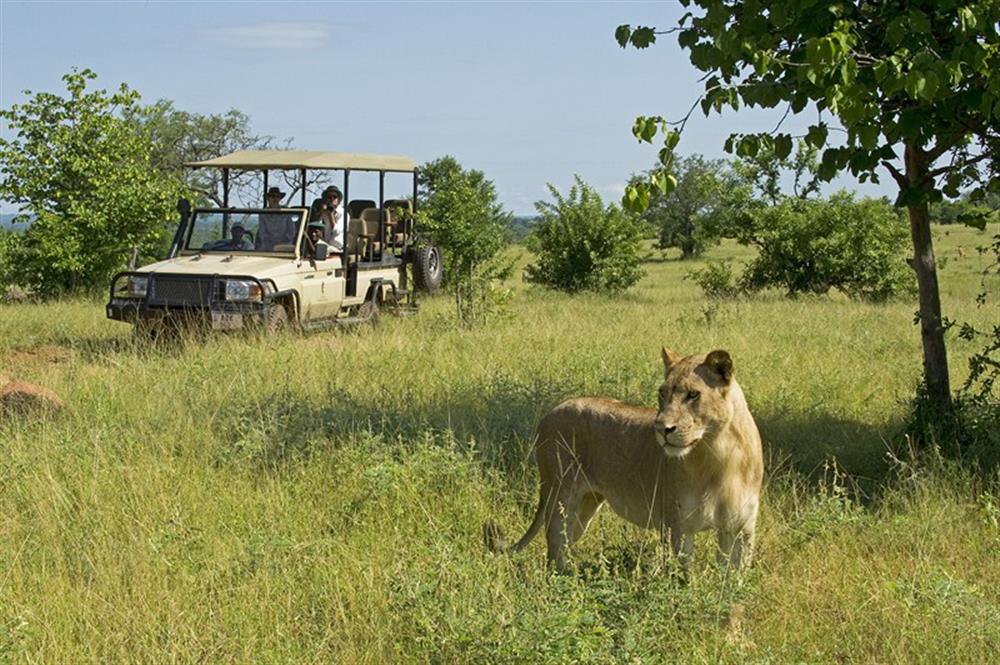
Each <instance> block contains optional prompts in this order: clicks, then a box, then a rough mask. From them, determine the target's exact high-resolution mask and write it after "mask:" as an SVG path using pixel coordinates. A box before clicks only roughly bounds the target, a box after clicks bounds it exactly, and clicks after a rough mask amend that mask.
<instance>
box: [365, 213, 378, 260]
mask: <svg viewBox="0 0 1000 665" xmlns="http://www.w3.org/2000/svg"><path fill="white" fill-rule="evenodd" d="M381 223H382V211H381V210H379V209H378V208H365V209H364V211H362V213H361V226H362V228H363V235H364V236H365V238H367V239H368V246H367V249H368V258H369V259H373V258H374V257H375V255H377V254H380V253H381V252H382V240H381V239H382V233H381V231H380V229H379V227H380V226H381Z"/></svg>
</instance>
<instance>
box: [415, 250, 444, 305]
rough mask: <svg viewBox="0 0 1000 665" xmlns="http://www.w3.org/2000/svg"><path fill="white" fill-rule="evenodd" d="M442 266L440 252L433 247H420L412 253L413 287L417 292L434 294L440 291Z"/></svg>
mask: <svg viewBox="0 0 1000 665" xmlns="http://www.w3.org/2000/svg"><path fill="white" fill-rule="evenodd" d="M443 278H444V266H443V262H442V260H441V250H439V249H438V248H437V247H434V246H433V245H429V246H425V247H420V248H419V249H416V250H414V252H413V286H414V288H416V289H417V290H418V291H423V292H424V293H430V294H434V293H437V292H438V291H440V290H441V280H442V279H443Z"/></svg>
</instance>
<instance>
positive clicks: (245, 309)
mask: <svg viewBox="0 0 1000 665" xmlns="http://www.w3.org/2000/svg"><path fill="white" fill-rule="evenodd" d="M130 275H145V276H147V277H148V278H149V280H150V281H149V283H148V285H147V291H146V296H145V297H142V298H132V297H124V296H123V295H122V294H123V293H124V290H123V289H122V288H121V286H122V284H123V283H124V282H125V281H126V280H127V279H128V277H129V276H130ZM231 279H239V280H246V281H253V282H257V283H258V284H259V285H260V287H261V290H262V292H263V293H264V294H265V295H264V297H263V299H262V300H261V301H247V302H233V301H228V300H226V299H225V283H226V281H227V280H231ZM158 280H159V281H158ZM191 284H194V285H195V286H194V287H191ZM162 285H173V286H174V287H176V286H177V285H183V286H184V288H180V289H178V288H174V289H173V290H172V291H170V290H168V289H166V288H158V287H160V286H162ZM274 291H275V290H274V285H273V284H269V283H266V282H262V281H261V280H259V279H256V278H254V277H244V276H230V275H227V276H225V277H220V276H217V275H215V276H211V277H206V276H200V275H195V276H190V275H185V276H182V275H160V274H158V273H153V274H148V273H128V272H125V273H119V274H117V275H115V277H114V279H112V280H111V294H110V298H109V300H108V303H107V305H106V306H105V312H106V314H107V316H108V318H109V319H112V320H114V321H123V322H125V323H132V324H135V323H137V322H143V323H152V324H156V323H164V324H166V323H168V322H169V323H185V324H191V325H204V326H208V327H211V328H213V329H216V330H234V329H240V328H243V327H246V326H252V325H254V324H256V323H259V322H262V321H266V320H267V318H268V316H269V315H270V312H271V309H272V308H273V307H282V305H281V304H280V303H276V302H272V297H273V295H274ZM178 292H180V293H179V294H178Z"/></svg>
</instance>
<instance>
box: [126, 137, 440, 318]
mask: <svg viewBox="0 0 1000 665" xmlns="http://www.w3.org/2000/svg"><path fill="white" fill-rule="evenodd" d="M187 166H188V167H191V168H218V169H222V190H223V191H222V203H223V206H222V207H221V208H197V209H194V210H192V209H191V206H190V204H189V203H188V202H187V201H186V200H181V201H180V202H179V204H178V212H179V213H180V224H179V225H178V227H177V231H176V233H175V234H174V237H173V242H172V244H171V247H170V251H169V254H168V256H167V258H166V259H165V260H163V261H159V262H157V263H153V264H151V265H147V266H144V267H142V268H140V269H138V270H134V271H129V272H121V273H118V274H117V275H115V277H114V278H113V279H112V282H111V297H110V301H109V302H108V304H107V315H108V318H110V319H114V320H116V321H126V322H130V323H133V324H135V326H136V329H137V331H148V332H149V333H150V334H151V335H154V336H155V335H156V334H158V333H159V332H161V331H163V330H167V329H171V328H173V327H174V326H177V325H179V324H181V323H188V322H192V321H194V322H204V323H207V324H209V325H210V326H211V327H212V328H214V329H223V330H232V329H240V328H244V327H253V326H258V327H262V328H264V329H266V330H272V329H275V328H278V327H280V326H282V325H285V324H288V323H294V324H297V325H299V326H301V327H302V328H305V329H309V328H319V327H331V326H334V325H337V324H349V323H357V322H359V321H365V320H369V319H371V318H373V317H374V316H375V315H377V313H378V309H379V306H388V307H392V308H394V309H395V310H397V311H400V312H412V311H415V309H416V298H415V295H414V287H416V288H418V289H422V290H424V291H430V292H433V291H435V290H436V289H437V288H438V287H439V285H440V283H441V269H442V264H441V255H440V252H439V251H438V250H437V249H436V248H435V247H433V246H431V245H428V244H421V243H420V242H419V241H418V236H417V234H416V229H415V228H414V215H413V213H414V212H415V210H414V205H415V202H416V198H417V197H416V194H417V191H416V190H417V169H416V166H415V164H414V163H413V161H412V160H410V159H409V158H407V157H398V156H383V155H363V154H355V153H337V152H309V151H288V150H259V151H239V152H234V153H232V154H229V155H224V156H222V157H218V158H216V159H210V160H207V161H202V162H193V163H190V164H187ZM317 170H318V171H330V170H337V171H343V195H344V196H343V201H344V203H346V205H345V211H346V213H347V214H345V215H344V216H343V217H344V219H343V220H342V224H343V225H344V226H346V228H342V229H340V234H339V237H340V238H342V239H343V240H344V242H343V243H342V247H338V246H337V245H334V244H330V245H326V244H325V243H315V244H314V243H313V242H312V241H311V240H310V238H309V237H308V235H307V233H306V226H307V223H308V222H309V215H310V209H309V207H308V206H307V205H306V197H307V196H308V193H307V183H308V181H307V175H308V172H309V171H317ZM231 171H232V172H236V173H245V172H261V174H262V176H263V185H264V186H263V188H262V192H265V193H266V192H267V190H268V176H269V174H270V173H271V172H273V171H282V172H286V173H287V172H289V171H292V172H293V173H294V174H295V175H297V177H298V179H299V183H298V185H297V187H296V189H297V190H298V192H295V193H298V194H299V204H300V205H298V206H296V207H280V208H266V207H260V208H257V207H250V208H237V207H230V206H229V197H230V172H231ZM356 171H367V172H374V173H377V174H378V201H377V202H376V201H375V200H372V199H354V200H352V199H350V180H351V174H352V173H353V172H356ZM387 173H402V174H412V176H413V198H412V200H410V199H389V200H387V199H386V198H385V177H386V174H387ZM408 268H409V269H410V273H412V280H410V279H409V275H408V272H407V269H408ZM411 281H412V284H411Z"/></svg>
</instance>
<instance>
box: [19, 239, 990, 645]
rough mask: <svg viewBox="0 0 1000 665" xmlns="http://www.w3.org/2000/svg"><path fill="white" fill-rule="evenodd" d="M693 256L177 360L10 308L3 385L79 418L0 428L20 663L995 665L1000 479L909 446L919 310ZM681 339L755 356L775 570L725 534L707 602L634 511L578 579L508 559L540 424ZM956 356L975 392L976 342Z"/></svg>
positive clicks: (587, 560)
mask: <svg viewBox="0 0 1000 665" xmlns="http://www.w3.org/2000/svg"><path fill="white" fill-rule="evenodd" d="M939 231H940V230H939ZM989 232H994V233H995V232H996V231H995V230H993V229H991V230H990V231H989ZM977 237H981V236H978V233H977V232H974V231H972V230H969V229H951V230H948V235H947V236H945V235H944V232H943V231H942V232H940V233H939V238H938V239H937V240H938V247H939V249H938V254H939V259H940V260H941V261H942V263H943V265H942V267H941V275H940V277H941V280H942V297H943V301H944V310H945V313H946V315H948V316H950V317H953V318H956V319H968V320H973V321H976V322H978V323H980V324H983V323H987V322H988V321H989V317H990V315H991V313H990V312H986V311H983V310H977V309H976V308H975V306H974V303H973V295H974V293H975V292H976V288H977V285H978V281H977V280H978V278H977V267H978V266H979V263H978V262H979V261H980V258H979V257H978V256H977V255H976V254H975V253H974V252H968V251H967V252H966V254H967V256H966V258H960V257H959V254H958V247H960V246H961V247H964V248H965V249H966V250H969V249H971V247H973V246H974V245H975V244H976V242H977V240H976V238H977ZM982 237H983V238H984V239H985V236H982ZM745 252H746V250H744V249H742V248H739V247H736V246H731V245H725V246H723V247H720V248H718V249H716V250H714V251H712V252H709V254H708V256H707V258H708V259H718V258H732V259H734V260H736V261H737V262H738V261H739V260H740V259H741V258H745V257H746V253H745ZM690 267H691V266H690V265H689V264H687V263H683V264H682V263H680V262H678V261H665V262H655V263H650V264H648V265H647V268H648V275H647V277H646V278H645V279H644V280H643V281H642V282H641V283H640V285H639V286H638V287H637V288H636V289H634V290H633V291H632V292H631V293H630V294H628V295H626V296H624V297H621V298H605V297H598V296H586V295H583V296H575V297H568V296H564V295H560V294H554V293H550V292H546V291H542V290H540V289H537V288H534V287H529V286H527V285H525V284H522V283H516V284H515V287H516V289H517V296H516V298H515V299H514V300H513V313H512V314H513V315H512V317H511V318H510V319H509V320H507V321H502V322H499V323H497V324H496V325H493V326H490V327H488V328H481V329H473V330H465V329H461V328H459V327H457V326H455V325H454V324H453V323H452V322H451V313H450V310H449V308H450V306H451V303H450V302H448V301H447V300H426V301H424V303H423V306H422V311H421V313H420V315H419V316H418V317H415V318H407V319H392V318H389V317H384V318H383V321H382V324H381V326H380V327H379V328H378V329H376V330H364V331H358V332H356V333H347V334H343V333H341V334H319V335H313V336H306V337H303V336H297V335H294V334H288V335H281V336H277V337H273V338H267V339H260V338H251V337H240V336H221V335H213V336H210V337H209V338H208V339H206V340H198V341H192V342H191V343H189V344H187V345H185V346H184V347H182V348H180V349H174V350H149V349H145V348H142V347H137V346H136V345H134V344H133V343H132V342H131V340H130V339H129V335H128V330H127V327H125V326H123V325H121V324H116V323H113V322H108V321H106V320H104V318H103V310H102V308H101V303H100V302H98V301H91V300H78V301H69V302H59V303H52V304H45V305H20V306H0V375H6V376H8V377H9V378H17V379H20V380H24V381H33V382H37V383H40V384H43V385H45V386H47V387H49V388H51V389H53V390H55V391H56V392H57V393H58V394H60V395H61V396H62V397H63V399H64V400H65V401H66V404H67V407H66V410H65V412H64V413H63V414H62V415H61V416H59V417H58V418H55V419H51V420H38V421H34V420H31V419H25V418H17V419H14V418H8V419H7V420H5V421H3V422H0V661H4V660H9V661H12V662H21V661H30V662H94V661H99V662H115V661H124V662H160V661H180V662H194V661H201V662H232V661H238V662H243V661H272V662H273V661H311V662H315V661H321V662H378V663H381V662H490V663H494V662H510V663H521V662H531V661H534V662H537V661H554V662H569V661H574V662H576V661H578V662H598V663H605V662H678V661H685V662H719V661H726V662H744V661H747V660H752V661H760V662H764V661H808V662H816V661H860V662H898V661H906V662H938V661H941V660H946V659H948V660H956V661H959V662H987V661H992V660H993V659H994V658H995V655H996V653H998V651H1000V605H998V601H1000V584H998V581H1000V579H998V578H1000V574H998V570H1000V529H998V518H1000V504H998V497H1000V483H998V482H997V479H996V478H983V477H982V476H981V475H976V474H974V473H972V472H970V471H968V470H964V469H961V468H958V467H956V466H955V465H954V464H952V463H949V462H946V461H942V460H940V459H937V458H935V457H934V456H933V455H929V456H924V457H922V458H919V459H914V458H913V457H911V456H909V455H908V454H907V452H906V450H907V449H906V446H905V442H904V441H903V440H902V439H901V436H900V434H899V431H900V429H899V428H900V426H901V424H902V423H903V421H904V420H905V418H906V415H907V414H906V409H907V406H906V404H907V402H908V400H909V398H910V397H911V396H912V394H913V391H914V387H915V386H916V384H917V381H918V380H919V377H920V342H919V333H918V330H917V328H916V327H915V326H913V325H912V322H913V310H914V309H915V305H914V304H913V303H909V302H904V303H895V304H887V305H867V304H858V303H853V302H849V301H846V300H845V299H843V298H839V297H835V296H834V297H830V298H804V299H800V300H793V301H789V300H784V299H781V298H778V297H776V296H774V297H771V296H767V295H765V296H763V297H761V298H759V299H756V300H753V301H745V302H728V303H727V302H723V303H708V302H706V301H705V300H703V299H702V298H701V296H700V294H699V293H698V291H697V288H696V287H695V286H694V285H693V284H691V282H689V281H684V280H683V279H682V277H683V275H684V273H685V272H687V270H689V269H690ZM994 286H997V287H1000V284H996V285H994ZM661 344H666V345H668V346H670V347H671V348H673V349H674V350H676V351H678V352H681V353H695V352H704V351H708V350H710V349H712V348H726V349H728V350H729V351H730V352H731V354H732V355H733V358H734V361H735V363H736V372H737V377H738V378H739V380H740V382H741V384H742V385H743V387H744V389H745V391H746V392H747V395H748V398H749V401H750V405H751V409H752V410H753V412H754V414H755V416H756V417H757V420H758V424H759V425H760V428H761V431H762V433H763V436H764V440H765V446H766V455H767V459H768V479H767V488H766V491H765V495H764V507H763V509H762V513H761V521H760V529H759V532H760V535H759V538H760V551H759V557H758V559H757V565H756V567H755V569H754V570H753V571H752V573H751V574H750V575H749V576H748V577H747V579H746V580H745V581H744V583H743V584H742V585H739V586H737V585H733V584H731V583H730V582H731V581H730V582H727V581H726V580H724V579H723V577H722V576H721V575H720V574H719V573H718V571H716V570H715V569H714V567H713V566H712V564H711V560H712V557H711V539H710V538H709V537H708V535H704V536H703V537H699V539H698V552H699V556H698V559H697V562H696V573H695V575H694V576H693V578H692V581H691V583H690V584H689V585H687V586H682V585H679V584H677V583H676V582H675V581H674V580H673V578H672V577H671V576H670V575H668V574H665V573H664V572H662V571H660V570H659V559H658V556H657V552H656V539H655V536H654V535H653V534H651V533H647V532H643V531H641V530H639V529H636V528H633V527H631V526H629V525H627V524H625V523H624V522H623V521H622V520H620V519H618V518H617V517H615V516H613V515H611V514H610V513H606V514H603V515H601V516H600V517H599V518H598V519H597V520H595V523H594V525H593V527H592V530H591V532H589V533H588V534H587V536H586V537H585V538H584V539H583V541H582V542H581V543H580V544H579V546H578V547H577V548H576V550H575V554H574V561H575V562H576V564H577V570H578V572H577V574H575V575H569V576H554V575H551V574H550V573H549V572H548V571H547V570H546V568H545V565H544V556H543V546H541V545H540V544H538V543H536V544H534V545H532V547H530V548H528V550H527V551H526V552H524V553H522V554H520V555H517V556H514V557H511V558H505V557H495V556H492V555H489V554H487V553H486V552H485V551H484V548H483V547H482V545H481V543H480V541H479V532H480V525H481V523H482V521H483V520H485V519H487V518H491V519H496V520H498V521H499V522H501V523H502V524H504V525H505V526H506V527H507V528H508V530H510V531H512V532H516V531H519V530H520V529H522V528H523V527H525V526H526V525H527V521H528V519H529V516H530V513H531V511H532V509H533V503H534V499H535V494H536V491H537V489H536V484H535V482H536V480H535V470H534V466H533V460H532V458H531V454H530V449H531V440H532V435H533V428H534V425H535V422H536V421H537V419H538V418H539V416H540V415H541V414H543V413H544V412H545V411H546V410H547V409H549V408H550V407H551V406H553V405H554V404H556V403H557V402H558V401H560V400H561V399H563V398H565V397H567V396H570V395H577V394H607V395H612V396H615V397H619V398H622V399H626V400H630V401H635V402H638V403H645V404H652V403H653V402H654V399H653V397H654V395H655V390H656V387H657V385H658V383H659V381H660V379H661V369H660V366H659V364H658V363H659V361H658V354H659V347H660V345H661ZM949 345H950V346H949V351H950V354H951V356H950V358H951V366H952V372H953V379H954V381H955V382H956V383H957V382H960V381H961V379H962V378H964V359H965V358H966V357H967V356H968V355H969V354H970V353H971V352H973V351H974V350H975V349H974V348H973V347H970V346H969V345H968V344H967V343H965V342H963V341H962V340H960V339H958V338H957V336H954V337H951V338H950V339H949ZM889 452H891V453H892V455H894V456H895V459H896V461H891V457H889V456H887V453H889ZM734 608H735V609H734Z"/></svg>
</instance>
